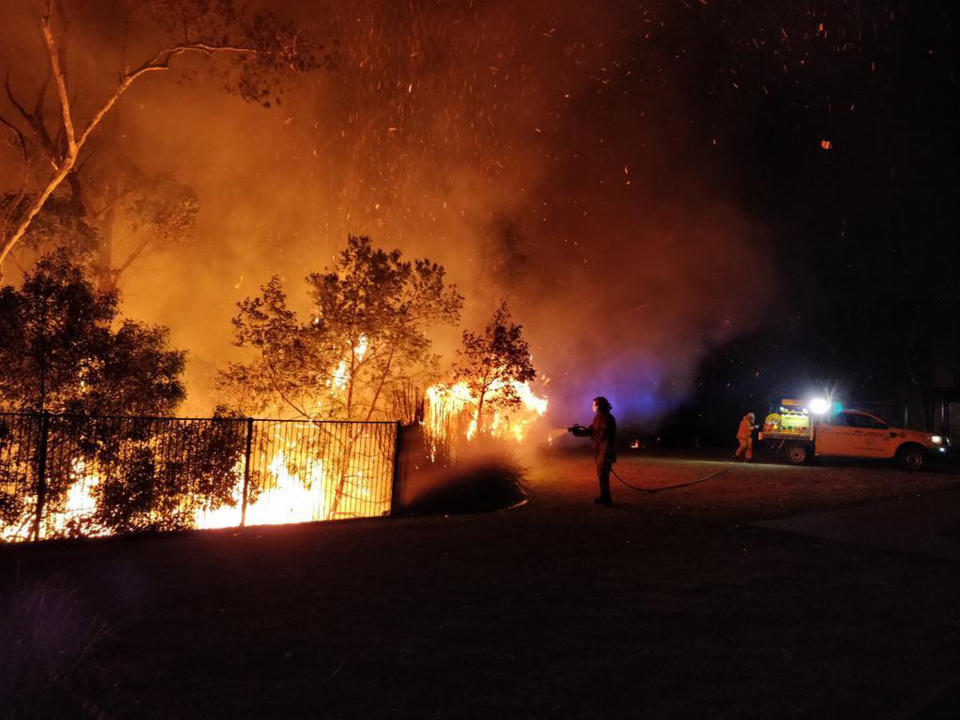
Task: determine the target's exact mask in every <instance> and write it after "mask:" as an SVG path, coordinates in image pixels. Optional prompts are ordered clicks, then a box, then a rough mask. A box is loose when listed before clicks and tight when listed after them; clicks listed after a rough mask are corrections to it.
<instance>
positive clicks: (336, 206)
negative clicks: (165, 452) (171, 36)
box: [67, 0, 770, 425]
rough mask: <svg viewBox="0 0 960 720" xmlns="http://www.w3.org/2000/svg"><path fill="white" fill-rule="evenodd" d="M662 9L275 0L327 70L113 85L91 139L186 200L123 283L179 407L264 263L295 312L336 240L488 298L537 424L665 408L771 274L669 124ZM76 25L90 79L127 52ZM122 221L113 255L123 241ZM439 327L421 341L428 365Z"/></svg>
mask: <svg viewBox="0 0 960 720" xmlns="http://www.w3.org/2000/svg"><path fill="white" fill-rule="evenodd" d="M67 4H69V3H67ZM675 5H676V4H675V3H661V6H660V9H659V10H658V9H656V8H657V7H658V6H656V5H654V6H651V8H653V9H644V8H637V7H636V4H635V3H616V2H608V3H604V4H595V3H579V2H572V1H568V2H553V1H549V2H548V1H547V0H535V1H533V2H529V3H523V4H520V3H514V2H512V1H510V0H491V1H488V2H482V1H472V0H462V1H461V2H456V3H445V2H431V1H427V0H410V2H408V3H404V4H400V3H394V2H389V1H388V0H358V1H354V2H348V3H337V2H328V3H322V2H321V3H312V4H310V6H309V8H307V7H304V5H303V4H301V3H294V2H292V1H291V2H289V3H288V4H287V7H286V13H287V15H289V16H290V17H291V18H294V19H296V20H297V21H298V22H299V23H301V24H302V26H303V27H304V28H308V29H309V30H310V31H311V32H314V33H317V34H319V35H320V36H321V37H325V38H329V47H330V48H331V49H332V50H334V51H335V53H336V55H337V57H338V63H337V66H336V67H335V68H334V69H333V70H330V71H327V72H322V73H316V74H312V75H310V76H305V77H303V78H302V82H299V83H297V84H296V85H295V86H291V87H289V88H288V89H287V91H286V92H284V93H283V95H282V96H281V97H280V103H279V105H277V104H274V106H273V107H271V108H270V109H268V110H265V109H263V108H261V107H258V106H253V105H250V104H246V103H244V102H242V101H241V100H240V99H238V98H237V97H235V96H232V95H229V94H227V93H224V92H220V88H221V86H222V82H221V81H220V79H218V78H219V73H220V72H221V69H220V66H219V65H218V62H219V61H213V62H209V61H207V60H204V59H199V60H198V59H191V60H187V61H184V62H183V63H182V65H181V69H184V70H187V71H189V73H188V75H186V78H187V79H183V78H184V77H185V76H184V74H183V73H181V72H180V71H179V70H175V71H171V72H170V73H166V74H163V75H158V76H157V77H152V78H150V79H149V80H148V81H146V82H143V83H141V84H140V85H138V86H137V87H135V88H134V89H133V90H131V91H130V93H129V94H128V96H127V97H126V98H125V99H124V101H123V104H122V107H121V109H120V112H119V113H118V114H117V116H116V118H115V121H114V123H113V124H112V125H110V126H107V127H104V128H103V133H104V134H103V140H104V142H106V143H110V144H112V147H113V148H115V149H119V150H120V151H121V152H122V154H123V155H124V156H125V157H127V158H130V159H132V160H133V161H134V162H136V163H137V164H138V166H140V167H141V168H143V169H144V170H145V171H150V172H163V173H168V174H170V175H171V176H174V177H176V178H177V180H178V181H180V182H183V183H186V184H188V185H190V186H191V187H192V188H194V190H195V191H196V193H197V195H198V197H199V199H200V203H201V210H200V215H199V219H198V224H197V227H196V231H195V237H194V239H193V240H192V241H191V242H189V243H183V244H177V245H174V246H170V247H165V248H163V249H159V250H158V251H155V252H152V253H150V254H148V255H146V256H145V257H144V258H142V259H141V260H138V262H137V263H135V264H134V265H132V266H131V268H130V270H129V271H128V272H127V273H126V274H125V276H124V278H123V280H122V288H123V291H124V294H125V308H126V310H127V312H128V313H130V314H131V315H133V316H134V317H137V318H140V319H143V320H147V321H152V322H159V323H163V324H166V325H168V326H169V327H170V328H171V330H172V339H173V342H174V343H175V344H176V345H178V346H180V347H183V348H186V349H188V350H189V351H190V370H189V373H190V376H189V381H190V391H191V396H190V400H189V402H188V406H187V407H185V408H184V410H185V411H186V412H189V413H206V412H208V411H209V410H210V407H211V405H212V404H214V402H215V400H216V396H215V393H214V392H213V389H212V380H213V378H214V376H215V373H216V370H217V368H218V367H222V366H223V365H225V364H226V362H227V361H228V360H229V359H232V358H233V357H234V356H235V353H236V351H235V349H233V348H232V347H231V344H230V340H231V326H230V318H231V317H232V316H233V314H234V313H235V303H236V301H237V300H239V299H241V298H243V297H245V296H248V295H252V294H254V293H256V292H257V288H258V286H259V285H260V284H261V283H263V282H265V281H266V280H267V279H268V278H269V277H270V276H271V275H273V274H275V273H276V274H280V275H281V276H283V277H284V278H285V279H286V280H287V286H288V290H289V291H290V293H291V299H292V300H293V302H294V304H296V303H298V302H299V303H301V306H302V303H304V302H305V297H304V296H303V295H302V294H301V293H303V284H302V278H303V277H304V276H305V275H306V273H307V272H308V271H311V270H317V269H320V268H322V267H323V266H325V265H329V264H330V263H331V262H332V261H333V259H334V256H335V254H336V253H337V252H338V250H339V249H340V248H341V247H342V246H343V245H344V243H345V240H346V236H347V234H348V233H353V234H369V235H371V236H373V238H374V239H375V241H376V242H377V243H379V244H381V245H382V246H385V247H389V248H392V247H398V248H400V249H401V250H402V251H403V252H404V254H405V255H406V256H408V257H409V256H429V257H430V258H431V259H433V260H436V261H438V262H440V263H442V264H443V265H444V266H445V267H446V268H447V270H448V273H449V278H450V280H451V281H453V282H455V283H456V284H457V285H458V286H459V287H460V289H461V291H462V292H463V294H464V295H465V296H466V298H467V304H466V307H465V313H464V324H465V325H467V326H471V327H476V326H480V325H482V323H483V322H484V321H485V320H486V319H487V317H488V316H489V315H490V314H491V313H492V311H493V309H494V308H495V307H496V304H497V303H498V302H499V300H500V298H501V297H505V298H506V299H507V300H508V301H509V303H510V305H511V309H512V310H513V313H514V315H515V316H516V318H517V319H518V320H519V321H520V322H522V323H523V324H524V326H525V331H526V333H527V335H528V338H529V340H530V344H531V347H532V349H533V352H534V361H535V365H536V366H537V368H538V370H539V371H540V372H541V373H543V374H544V375H546V376H547V377H549V378H550V383H549V385H548V387H547V392H548V394H549V396H550V398H551V410H550V412H551V415H552V417H553V418H554V419H555V420H556V422H555V423H554V424H556V425H564V424H567V422H568V421H569V420H571V419H577V418H580V419H583V416H584V414H585V413H586V412H587V411H588V410H589V402H590V398H592V397H593V396H595V395H598V394H603V395H606V396H607V397H609V398H610V399H611V401H612V402H613V404H614V406H615V408H616V409H615V412H618V416H619V417H620V418H621V419H624V418H625V417H626V418H633V419H637V420H642V421H652V420H655V419H656V418H658V417H661V416H662V415H663V414H664V413H666V412H668V411H669V410H670V409H671V408H672V407H674V406H675V405H676V404H677V403H678V402H679V401H681V400H682V399H683V398H684V397H685V396H686V395H687V394H688V392H689V390H690V386H691V381H692V378H693V377H694V375H695V372H696V368H697V365H698V363H699V361H700V360H701V359H702V358H703V357H704V355H705V353H708V352H710V349H711V347H712V346H714V345H715V344H717V343H722V342H724V341H725V340H728V339H730V338H732V337H734V336H736V335H737V334H738V333H742V332H745V331H746V330H748V329H750V328H751V327H752V325H753V324H754V323H755V322H756V319H757V318H758V316H759V312H758V309H759V307H760V306H761V305H762V302H763V299H764V297H765V296H766V294H767V293H768V291H769V286H770V270H769V267H768V262H767V260H766V258H765V255H764V253H763V252H762V251H761V250H760V249H759V247H760V240H761V239H762V238H761V233H760V230H758V228H757V227H755V226H754V223H753V222H752V221H751V220H750V218H749V217H748V216H747V215H746V214H745V213H743V212H741V211H740V210H739V209H738V205H737V202H736V198H735V197H732V196H730V195H729V194H728V191H727V190H726V187H727V185H726V183H725V179H724V178H725V175H724V168H722V167H721V166H719V165H718V164H717V161H715V160H712V159H710V153H711V151H712V149H713V148H712V145H711V143H710V142H709V138H708V137H706V136H704V135H703V132H704V131H703V128H702V127H700V126H697V125H696V124H695V123H694V122H693V121H692V119H691V110H690V103H689V102H688V93H689V84H690V83H696V82H697V81H698V73H706V72H708V70H707V69H698V68H696V67H691V65H690V64H689V63H687V64H684V63H683V62H682V61H680V60H678V59H677V58H678V55H677V53H676V48H675V45H676V35H677V33H679V34H680V35H681V36H682V34H683V32H684V30H683V28H682V27H678V26H677V25H676V24H675V23H674V22H673V21H674V20H675V19H676V18H675V14H676V10H675V8H674V7H673V6H675ZM521 6H522V7H521ZM122 7H123V5H122V4H121V8H122ZM118 17H119V16H118ZM668 20H669V22H667V21H668ZM78 22H79V21H78ZM116 22H117V23H119V22H120V20H117V21H116ZM91 27H96V28H97V30H96V32H94V30H90V31H89V32H88V34H87V35H86V43H83V42H74V43H73V44H72V45H71V46H70V50H71V53H72V54H73V57H74V58H76V62H78V63H80V65H81V66H82V67H83V68H84V69H85V72H84V74H83V76H82V77H78V78H75V80H76V82H77V83H80V81H81V80H82V81H85V82H88V83H90V85H91V87H99V86H98V85H97V83H101V84H102V83H103V82H106V83H109V80H110V78H111V77H112V76H111V68H110V67H109V63H110V62H111V61H112V60H113V59H115V58H118V57H120V56H123V57H138V56H139V55H141V54H146V53H145V52H144V51H143V50H141V46H140V45H137V44H136V42H142V43H143V47H147V45H148V44H149V42H150V40H151V39H149V38H148V39H144V40H141V41H136V42H135V41H133V40H130V42H129V43H125V42H124V43H122V44H123V47H122V48H118V41H117V39H116V37H117V36H116V35H115V34H114V33H112V32H111V26H110V23H107V24H106V25H104V24H103V22H102V21H101V22H100V24H93V25H91ZM117 27H119V25H118V26H117ZM72 31H73V32H75V33H76V34H77V35H80V36H82V35H81V33H82V28H81V27H79V26H78V27H74V28H72ZM670 38H673V40H670ZM668 40H669V42H668ZM151 47H153V46H152V45H151ZM102 86H103V87H107V85H102ZM79 89H81V90H83V89H84V88H79ZM98 92H99V90H98ZM103 157H107V154H106V153H104V155H103ZM92 162H94V163H95V162H96V158H94V160H93V161H92ZM104 162H106V161H104ZM125 233H126V235H125V236H121V237H118V238H117V241H116V242H117V248H116V252H117V253H118V254H122V252H123V250H124V247H130V246H133V245H134V244H135V242H136V234H135V230H134V229H133V228H131V227H129V226H127V227H126V228H125ZM457 339H458V330H457V329H453V330H452V331H444V332H441V333H439V334H438V337H437V342H438V347H439V349H441V350H442V351H444V352H445V353H446V355H447V357H448V358H450V357H452V352H453V350H454V348H455V345H456V342H457Z"/></svg>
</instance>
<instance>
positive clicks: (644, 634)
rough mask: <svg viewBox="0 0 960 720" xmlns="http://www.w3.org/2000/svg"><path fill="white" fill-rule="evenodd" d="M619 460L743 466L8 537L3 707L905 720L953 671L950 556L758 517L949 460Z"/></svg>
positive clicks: (898, 491)
mask: <svg viewBox="0 0 960 720" xmlns="http://www.w3.org/2000/svg"><path fill="white" fill-rule="evenodd" d="M617 467H618V470H619V471H620V472H621V474H622V475H623V476H624V478H625V479H627V480H628V481H630V482H631V483H633V484H637V485H641V486H643V487H647V488H650V489H655V488H657V487H663V486H666V485H672V484H679V483H683V482H689V481H691V480H696V479H698V478H700V477H703V476H706V475H708V474H710V473H713V472H716V471H717V470H719V469H725V468H728V467H729V468H730V469H729V470H728V471H726V472H724V473H723V474H721V475H717V476H716V477H715V478H713V479H711V480H709V481H706V482H703V483H700V484H697V485H692V486H689V487H686V488H679V489H676V490H667V491H663V492H655V493H635V492H632V491H628V490H626V489H625V488H623V487H622V486H619V485H618V484H615V485H614V499H615V501H617V505H616V506H614V507H612V508H600V507H597V506H594V505H593V504H592V502H591V500H592V498H593V496H594V494H595V488H594V486H593V484H594V480H593V477H592V468H591V466H590V463H589V460H585V459H583V458H581V457H569V458H551V459H544V460H541V461H538V462H537V463H535V464H533V465H532V466H531V471H530V480H531V485H532V488H533V490H534V492H535V498H534V500H533V501H532V502H531V503H529V504H527V505H525V506H523V507H520V508H517V509H514V510H510V511H506V512H494V513H486V514H479V515H457V516H450V517H443V516H434V517H419V518H401V519H395V520H390V519H376V520H365V521H356V522H344V523H338V524H327V525H322V524H312V525H300V526H287V527H270V528H247V529H244V530H242V531H213V532H207V533H188V534H182V535H175V536H167V537H161V538H126V539H112V540H103V541H87V542H81V543H70V544H48V545H41V546H36V547H24V546H20V547H12V546H11V547H5V548H2V549H0V577H2V581H0V591H2V593H3V597H4V608H5V609H4V617H5V618H7V619H8V620H7V623H6V630H5V631H4V632H5V633H6V642H5V643H4V644H5V648H4V655H5V657H6V660H4V662H5V663H6V665H7V666H6V667H5V666H0V676H2V675H3V674H4V672H3V671H4V670H6V675H7V677H8V678H9V677H14V676H17V677H21V678H26V681H25V682H27V686H26V689H24V687H22V686H21V687H20V688H19V689H16V691H15V689H14V688H11V687H10V682H9V681H8V682H7V683H6V691H7V692H8V693H9V696H10V701H9V702H7V703H6V704H5V705H4V704H3V703H2V702H0V707H6V712H7V714H11V716H13V717H30V716H31V712H32V713H33V715H34V716H44V713H47V714H49V713H52V712H55V713H57V716H65V715H66V716H71V714H72V716H77V717H138V718H140V717H142V718H171V717H305V718H306V717H311V718H312V717H343V718H353V717H356V718H370V717H383V718H394V717H396V718H400V717H409V718H473V717H476V718H488V717H501V718H502V717H536V718H552V717H556V718H579V717H676V718H686V717H711V718H713V717H721V718H724V717H730V718H733V717H756V718H770V717H777V718H784V717H786V718H794V717H796V718H814V717H816V718H824V717H851V716H856V717H891V718H898V717H910V716H911V714H913V713H915V712H916V711H919V710H921V709H922V708H923V707H924V706H925V705H927V704H929V702H930V701H931V699H932V698H934V697H935V695H936V693H937V692H938V690H940V689H942V688H944V687H947V686H949V683H951V682H953V681H955V680H956V679H957V678H958V677H960V565H958V564H957V563H952V562H949V561H946V560H938V559H935V558H930V557H925V556H923V555H914V554H905V553H894V552H887V551H882V550H876V549H871V548H868V547H861V546H854V545H847V544H842V543H836V542H832V541H828V540H821V539H817V538H811V537H804V536H798V535H791V534H787V533H778V532H774V531H771V530H766V529H761V528H758V527H754V526H751V525H750V523H751V522H752V521H755V520H760V519H767V518H777V517H788V516H790V515H795V514H798V513H802V512H808V511H814V510H819V509H826V508H833V507H838V506H845V505H855V504H858V503H865V502H870V501H872V500H877V499H883V498H889V497H897V496H899V495H903V494H908V493H937V492H943V493H956V492H960V489H958V488H960V476H958V475H955V474H950V473H924V474H919V475H909V474H907V473H903V472H900V471H897V470H894V469H890V468H861V467H839V468H831V467H804V468H788V467H781V466H772V465H763V464H760V465H736V466H733V465H729V464H721V463H718V462H714V461H710V460H702V459H684V460H678V459H670V458H645V459H641V458H626V459H624V461H623V462H621V463H619V464H618V466H617ZM38 598H40V599H38ZM11 618H16V621H15V622H14V621H12V620H10V619H11ZM11 625H12V626H13V627H11ZM91 631H93V632H92V633H91ZM101 631H102V632H101ZM91 634H92V635H93V637H91ZM2 639H4V638H3V637H0V640H2ZM12 647H13V648H15V649H14V650H13V651H12V652H11V651H10V648H12ZM74 665H75V666H76V667H75V669H73V670H71V668H73V666H74ZM3 689H4V686H3V685H0V690H3ZM0 701H2V698H0ZM14 701H16V702H20V705H19V706H17V705H16V704H15V702H14ZM0 712H2V711H0Z"/></svg>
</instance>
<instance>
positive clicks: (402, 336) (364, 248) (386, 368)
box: [220, 236, 463, 517]
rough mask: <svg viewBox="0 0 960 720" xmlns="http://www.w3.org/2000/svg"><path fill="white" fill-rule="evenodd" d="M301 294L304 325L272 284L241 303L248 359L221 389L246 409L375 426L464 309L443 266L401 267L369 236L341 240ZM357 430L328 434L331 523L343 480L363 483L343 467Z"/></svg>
mask: <svg viewBox="0 0 960 720" xmlns="http://www.w3.org/2000/svg"><path fill="white" fill-rule="evenodd" d="M307 286H308V288H309V292H310V297H311V299H312V301H313V307H312V309H311V319H310V320H309V321H307V322H300V321H299V320H298V319H297V317H296V314H295V313H293V312H292V311H290V310H289V309H288V308H287V306H286V295H285V293H284V292H283V289H282V286H281V284H280V281H279V279H278V278H273V279H272V280H271V281H270V282H269V283H268V284H267V285H265V286H264V287H263V288H262V295H261V296H260V297H259V298H254V299H248V300H244V301H243V302H241V303H240V313H239V314H238V315H237V317H236V319H235V320H234V326H235V328H236V340H235V342H236V344H237V345H239V346H241V347H250V348H251V349H253V350H254V351H256V355H255V357H254V359H253V360H252V361H251V362H249V363H246V364H243V363H235V364H233V365H231V366H230V367H229V368H228V369H227V370H226V371H225V372H224V373H223V374H222V375H221V378H220V384H221V387H223V388H224V389H228V390H229V391H231V392H232V394H233V396H234V397H235V398H238V399H240V398H247V400H246V403H245V404H246V405H247V406H248V407H249V406H251V405H252V406H254V407H260V408H264V407H268V406H278V407H286V408H287V409H288V410H293V411H294V412H295V413H296V415H297V416H298V417H303V418H311V419H313V418H327V419H337V420H362V421H370V420H374V419H381V418H383V417H384V415H385V412H386V408H387V407H389V406H390V402H391V400H392V399H393V398H394V396H395V393H396V392H402V390H403V388H404V386H405V384H406V383H408V382H409V381H410V378H411V377H413V376H415V375H417V374H422V373H424V372H427V371H428V369H429V368H430V367H431V366H432V365H435V364H436V358H435V356H433V355H431V353H430V338H429V337H428V334H427V333H428V331H429V330H430V329H431V328H432V327H434V326H435V325H439V324H445V323H451V324H452V323H455V322H456V321H457V319H458V317H459V315H460V308H461V306H462V303H463V298H462V297H461V296H460V294H459V293H458V292H457V290H456V288H455V287H450V286H447V285H446V284H445V271H444V269H443V267H442V266H440V265H438V264H436V263H433V262H430V261H429V260H427V259H423V260H415V261H413V262H408V261H404V260H402V259H401V254H400V251H399V250H393V251H391V252H386V251H384V250H381V249H379V248H374V247H373V244H372V243H371V241H370V238H368V237H355V236H350V237H349V238H348V241H347V247H346V249H345V250H344V251H343V252H342V253H341V254H340V259H339V261H338V262H337V264H336V265H335V266H334V267H333V268H329V269H328V270H327V271H326V272H323V273H311V274H310V275H309V276H308V277H307ZM364 432H366V429H365V428H364V426H363V425H362V424H359V425H353V426H350V427H348V428H347V429H346V431H345V432H343V428H339V431H338V429H337V428H333V429H331V430H330V431H329V432H328V433H327V441H328V442H331V443H332V444H333V445H334V447H335V448H336V452H335V457H336V461H335V466H334V467H332V468H331V473H330V474H329V475H328V477H331V478H337V485H336V489H335V491H334V494H333V501H332V502H331V504H330V509H329V517H336V515H337V512H338V510H339V507H340V502H341V500H342V498H343V497H344V495H345V494H346V493H347V492H348V491H349V487H348V486H349V484H350V482H362V473H356V472H352V468H354V466H355V465H356V464H357V462H359V461H361V460H360V459H359V458H355V457H354V449H355V448H356V447H357V446H358V440H359V439H360V438H361V437H362V435H363V433H364ZM380 451H381V452H383V453H389V452H390V451H391V450H390V448H386V447H384V448H380ZM354 477H356V478H357V479H356V480H353V478H354Z"/></svg>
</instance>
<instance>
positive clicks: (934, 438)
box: [930, 435, 943, 445]
mask: <svg viewBox="0 0 960 720" xmlns="http://www.w3.org/2000/svg"><path fill="white" fill-rule="evenodd" d="M930 442H932V443H933V444H934V445H942V444H943V438H942V437H940V436H939V435H931V436H930Z"/></svg>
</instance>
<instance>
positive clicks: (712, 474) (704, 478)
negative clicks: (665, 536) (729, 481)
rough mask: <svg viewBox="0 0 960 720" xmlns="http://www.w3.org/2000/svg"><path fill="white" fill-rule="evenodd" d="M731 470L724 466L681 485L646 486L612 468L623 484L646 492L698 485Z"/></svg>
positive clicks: (611, 470) (614, 474)
mask: <svg viewBox="0 0 960 720" xmlns="http://www.w3.org/2000/svg"><path fill="white" fill-rule="evenodd" d="M729 471H730V468H728V467H727V468H724V469H723V470H717V471H716V472H715V473H710V474H709V475H705V476H704V477H702V478H700V479H699V480H692V481H691V482H685V483H680V484H679V485H667V486H666V487H658V488H645V487H637V486H636V485H631V484H630V483H628V482H627V481H626V480H624V479H623V478H622V477H620V475H619V474H617V471H616V470H614V469H613V467H611V468H610V472H611V473H612V474H613V476H614V477H615V478H616V479H617V480H619V481H620V482H621V483H622V484H623V485H626V486H627V487H628V488H630V489H631V490H636V491H637V492H646V493H656V492H663V491H664V490H676V489H677V488H682V487H689V486H691V485H698V484H700V483H702V482H706V481H707V480H709V479H710V478H715V477H716V476H717V475H723V473H725V472H729Z"/></svg>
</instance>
